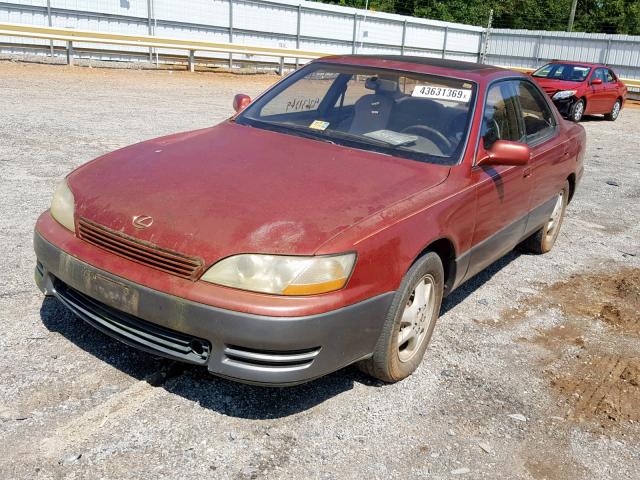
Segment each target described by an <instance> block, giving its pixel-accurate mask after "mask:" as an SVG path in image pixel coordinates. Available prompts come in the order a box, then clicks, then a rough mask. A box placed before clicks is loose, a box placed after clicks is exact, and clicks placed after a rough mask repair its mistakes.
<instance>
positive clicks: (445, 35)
mask: <svg viewBox="0 0 640 480" xmlns="http://www.w3.org/2000/svg"><path fill="white" fill-rule="evenodd" d="M448 36H449V27H444V40H443V41H442V58H444V57H445V55H446V54H447V37H448Z"/></svg>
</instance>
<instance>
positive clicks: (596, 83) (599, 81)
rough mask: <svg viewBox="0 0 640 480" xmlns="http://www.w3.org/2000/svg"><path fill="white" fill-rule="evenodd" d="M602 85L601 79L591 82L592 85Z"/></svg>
mask: <svg viewBox="0 0 640 480" xmlns="http://www.w3.org/2000/svg"><path fill="white" fill-rule="evenodd" d="M601 84H602V79H601V78H594V79H593V80H591V85H601Z"/></svg>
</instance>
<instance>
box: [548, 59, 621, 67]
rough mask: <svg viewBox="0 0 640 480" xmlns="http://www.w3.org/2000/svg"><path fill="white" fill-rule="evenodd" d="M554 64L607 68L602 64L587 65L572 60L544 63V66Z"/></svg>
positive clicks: (586, 63)
mask: <svg viewBox="0 0 640 480" xmlns="http://www.w3.org/2000/svg"><path fill="white" fill-rule="evenodd" d="M554 63H560V64H567V65H580V66H582V67H592V68H599V67H602V68H609V67H608V66H606V65H603V64H602V63H589V62H576V61H574V60H551V61H550V62H549V63H546V64H545V65H549V64H554Z"/></svg>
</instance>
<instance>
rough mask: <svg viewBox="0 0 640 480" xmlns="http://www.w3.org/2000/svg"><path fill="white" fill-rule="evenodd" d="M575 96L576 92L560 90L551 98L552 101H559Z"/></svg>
mask: <svg viewBox="0 0 640 480" xmlns="http://www.w3.org/2000/svg"><path fill="white" fill-rule="evenodd" d="M575 94H576V90H560V91H559V92H556V93H555V95H554V96H553V97H552V100H561V99H563V98H569V97H573V96H574V95H575Z"/></svg>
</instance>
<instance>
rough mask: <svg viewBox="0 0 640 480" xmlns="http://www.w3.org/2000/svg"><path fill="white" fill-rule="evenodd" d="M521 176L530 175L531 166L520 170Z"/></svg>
mask: <svg viewBox="0 0 640 480" xmlns="http://www.w3.org/2000/svg"><path fill="white" fill-rule="evenodd" d="M522 176H523V177H524V178H527V177H530V176H531V168H529V167H527V168H525V169H524V171H523V172H522Z"/></svg>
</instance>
